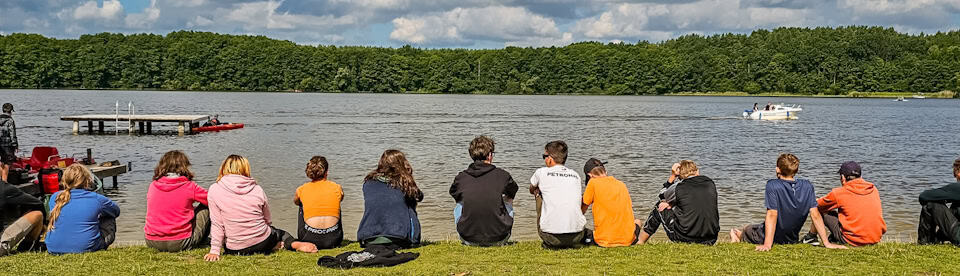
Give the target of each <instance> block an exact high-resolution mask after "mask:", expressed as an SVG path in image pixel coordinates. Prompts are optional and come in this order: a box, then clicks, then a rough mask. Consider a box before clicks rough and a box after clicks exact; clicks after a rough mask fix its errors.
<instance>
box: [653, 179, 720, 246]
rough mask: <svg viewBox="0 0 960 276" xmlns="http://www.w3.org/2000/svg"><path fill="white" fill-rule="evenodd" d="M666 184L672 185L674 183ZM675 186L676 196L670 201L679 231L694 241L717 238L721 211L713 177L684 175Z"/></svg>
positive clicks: (681, 234)
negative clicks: (689, 176)
mask: <svg viewBox="0 0 960 276" xmlns="http://www.w3.org/2000/svg"><path fill="white" fill-rule="evenodd" d="M663 186H664V187H670V186H671V183H665V184H664V185H663ZM674 189H675V193H676V195H675V197H674V198H675V200H674V201H672V202H668V203H670V205H671V206H673V213H674V214H675V215H676V216H677V232H679V233H677V234H679V235H680V236H683V237H685V238H687V239H688V240H693V241H708V240H716V239H717V234H718V233H719V232H720V211H719V209H718V208H717V186H716V184H714V182H713V180H712V179H710V178H709V177H706V176H702V175H700V176H694V177H691V178H687V179H684V180H683V181H681V182H680V183H678V184H677V185H676V187H674Z"/></svg>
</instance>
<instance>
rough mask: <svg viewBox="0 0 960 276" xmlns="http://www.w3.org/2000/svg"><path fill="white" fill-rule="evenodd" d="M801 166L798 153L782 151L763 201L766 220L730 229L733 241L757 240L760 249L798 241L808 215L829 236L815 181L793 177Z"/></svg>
mask: <svg viewBox="0 0 960 276" xmlns="http://www.w3.org/2000/svg"><path fill="white" fill-rule="evenodd" d="M799 168H800V160H799V159H797V157H796V156H794V155H793V154H789V153H784V154H780V157H778V158H777V167H776V173H777V178H776V179H771V180H768V181H767V185H766V188H765V192H764V197H763V198H764V205H765V206H766V207H767V216H766V219H765V220H764V223H760V224H753V225H747V226H744V227H743V228H740V229H730V240H731V241H732V242H740V241H744V242H749V243H752V244H756V245H757V247H756V250H757V251H768V250H770V248H771V247H773V244H794V243H798V242H800V231H801V230H803V224H804V223H806V221H807V215H809V216H810V218H812V219H813V226H814V227H815V228H817V233H820V238H822V239H824V240H827V234H826V231H824V229H825V228H824V226H823V218H822V217H820V212H818V211H817V198H816V193H814V191H813V184H810V181H808V180H806V179H797V178H794V176H795V175H796V174H797V171H798V170H799ZM823 245H824V247H826V248H845V247H844V246H842V245H835V244H833V243H830V242H829V241H828V242H825V243H824V244H823Z"/></svg>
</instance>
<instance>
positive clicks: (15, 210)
mask: <svg viewBox="0 0 960 276" xmlns="http://www.w3.org/2000/svg"><path fill="white" fill-rule="evenodd" d="M30 211H41V212H42V211H43V201H40V199H39V198H36V197H34V196H31V195H28V194H27V193H24V192H23V191H21V190H20V188H17V187H16V186H13V185H11V184H9V183H7V182H4V181H0V231H2V230H3V229H5V228H7V225H6V224H7V223H12V222H13V221H15V220H17V219H19V218H20V217H22V216H23V215H24V214H26V213H27V212H30Z"/></svg>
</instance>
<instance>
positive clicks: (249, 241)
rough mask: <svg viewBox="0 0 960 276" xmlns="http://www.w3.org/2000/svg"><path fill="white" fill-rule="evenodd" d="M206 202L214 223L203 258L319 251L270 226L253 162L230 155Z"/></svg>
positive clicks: (313, 246)
mask: <svg viewBox="0 0 960 276" xmlns="http://www.w3.org/2000/svg"><path fill="white" fill-rule="evenodd" d="M207 201H208V202H209V203H210V223H211V227H210V253H207V255H205V256H204V257H203V258H204V259H205V260H207V261H211V262H212V261H218V260H220V254H221V253H226V254H232V255H253V254H270V253H272V252H273V251H276V250H278V249H280V248H281V247H283V248H286V249H287V250H296V251H301V252H310V253H312V252H317V247H316V246H315V245H313V244H312V243H308V242H298V241H296V240H294V238H293V236H291V235H290V234H289V233H287V232H286V231H283V230H280V229H277V228H275V227H273V226H272V225H271V221H270V206H269V204H267V195H266V194H264V193H263V188H260V185H257V181H256V180H254V179H253V178H251V176H250V162H249V161H247V159H246V158H244V157H242V156H239V155H230V156H228V157H227V159H226V160H223V164H222V165H221V166H220V174H219V176H217V183H214V184H213V185H212V186H210V192H209V194H208V195H207ZM224 247H226V249H225V250H222V249H223V248H224ZM221 251H225V252H221Z"/></svg>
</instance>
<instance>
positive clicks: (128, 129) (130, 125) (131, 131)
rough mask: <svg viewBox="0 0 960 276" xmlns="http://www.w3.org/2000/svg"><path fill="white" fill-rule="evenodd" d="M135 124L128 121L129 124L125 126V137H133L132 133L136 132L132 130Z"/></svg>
mask: <svg viewBox="0 0 960 276" xmlns="http://www.w3.org/2000/svg"><path fill="white" fill-rule="evenodd" d="M135 124H136V123H134V122H133V121H130V123H129V124H128V125H127V135H133V133H134V132H136V131H137V130H136V129H135V128H134V126H135Z"/></svg>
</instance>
